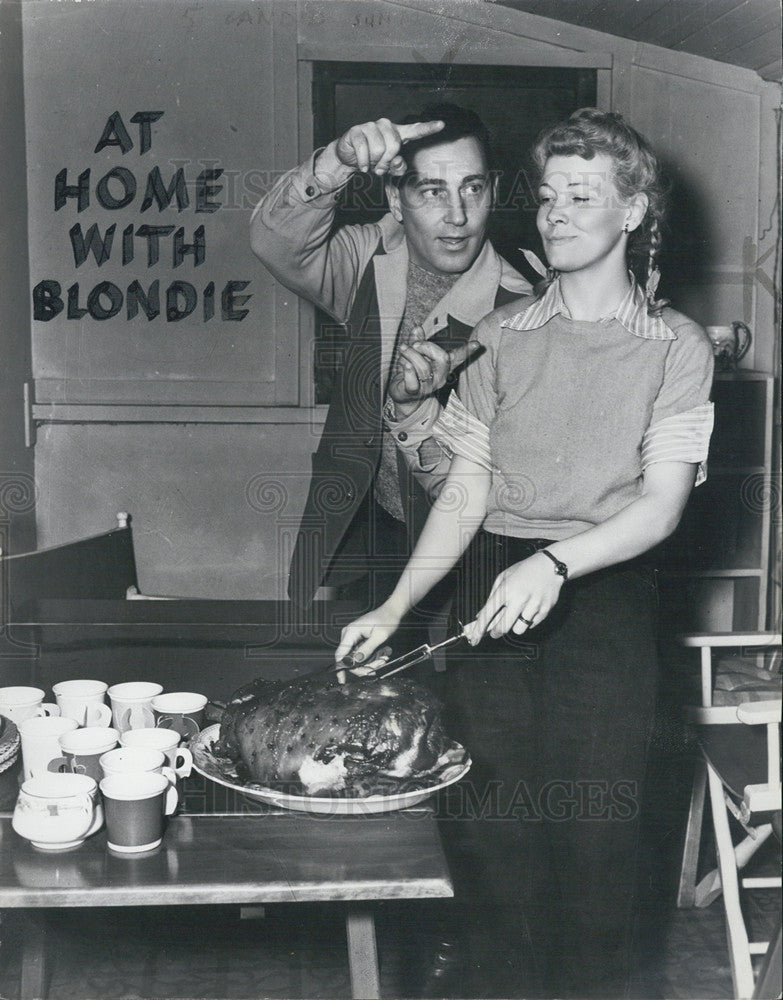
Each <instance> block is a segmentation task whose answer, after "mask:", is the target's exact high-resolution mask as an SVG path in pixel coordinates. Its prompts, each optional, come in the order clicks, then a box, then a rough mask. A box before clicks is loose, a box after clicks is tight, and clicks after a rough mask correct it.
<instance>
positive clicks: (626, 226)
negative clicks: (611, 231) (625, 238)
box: [623, 222, 630, 233]
mask: <svg viewBox="0 0 783 1000" xmlns="http://www.w3.org/2000/svg"><path fill="white" fill-rule="evenodd" d="M623 232H624V233H628V232H630V230H629V228H628V223H627V222H626V224H625V225H624V226H623Z"/></svg>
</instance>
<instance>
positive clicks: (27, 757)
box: [18, 715, 79, 780]
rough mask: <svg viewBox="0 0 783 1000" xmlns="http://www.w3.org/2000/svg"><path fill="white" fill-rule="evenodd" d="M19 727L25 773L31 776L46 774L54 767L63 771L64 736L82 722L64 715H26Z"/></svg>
mask: <svg viewBox="0 0 783 1000" xmlns="http://www.w3.org/2000/svg"><path fill="white" fill-rule="evenodd" d="M18 728H19V736H20V737H21V740H22V774H23V775H24V779H25V780H27V779H28V778H37V777H38V776H39V775H45V774H47V773H48V772H49V771H50V770H54V771H59V769H60V757H61V756H62V748H61V747H60V737H61V736H62V735H63V733H69V732H71V731H72V730H73V729H78V728H79V723H78V722H77V721H76V719H63V718H60V716H48V715H34V716H32V717H31V718H29V719H23V720H22V722H20V723H19V727H18ZM55 763H56V766H55ZM50 764H51V765H52V767H51V768H50V766H49V765H50Z"/></svg>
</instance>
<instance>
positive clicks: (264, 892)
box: [0, 806, 453, 1000]
mask: <svg viewBox="0 0 783 1000" xmlns="http://www.w3.org/2000/svg"><path fill="white" fill-rule="evenodd" d="M452 895H453V888H452V885H451V880H450V877H449V873H448V869H447V867H446V862H445V859H444V856H443V852H442V849H441V845H440V840H439V837H438V831H437V826H436V823H435V820H434V817H433V814H432V812H431V810H430V809H428V808H426V807H425V806H420V807H416V808H413V809H409V810H406V811H405V812H394V813H385V814H381V815H378V816H371V817H362V818H359V817H356V818H354V817H335V816H329V817H318V816H310V815H307V814H301V813H294V812H278V811H269V812H257V813H249V814H245V815H236V814H235V815H226V814H224V815H207V814H201V815H178V816H174V817H172V818H171V819H170V820H169V823H168V827H167V830H166V834H165V837H164V839H163V843H162V844H161V846H160V847H159V848H158V849H157V850H155V851H152V852H150V853H147V854H143V855H138V856H136V857H133V856H120V855H117V854H114V853H112V852H111V851H110V850H109V849H108V847H107V846H106V834H105V831H102V832H99V833H97V834H95V835H94V836H93V837H91V838H90V839H88V840H87V841H86V842H85V843H84V844H83V845H82V846H81V847H79V848H77V849H76V850H74V851H71V852H68V853H65V854H62V853H61V854H57V853H55V854H48V853H46V852H43V851H38V850H36V849H35V848H34V847H32V846H31V845H30V844H29V843H28V842H27V841H25V840H23V839H22V838H21V837H19V836H18V835H17V834H16V833H15V832H14V830H13V829H12V828H11V820H10V817H9V816H8V815H5V816H3V817H2V818H0V909H5V908H8V909H10V908H26V909H40V908H47V907H62V906H155V905H166V906H171V905H185V904H205V905H206V904H226V903H229V904H263V903H280V902H285V903H291V902H297V903H307V902H314V901H342V902H347V903H348V904H349V905H348V909H347V915H346V929H347V937H348V960H349V965H350V975H351V989H352V993H353V996H354V997H378V996H379V995H380V981H379V974H378V956H377V948H376V940H375V924H374V918H373V912H372V909H371V907H370V906H369V905H367V904H368V903H369V901H371V900H382V899H406V898H407V899H410V898H435V897H447V896H452ZM44 944H45V921H39V922H37V924H36V925H35V932H34V933H32V934H31V939H30V940H28V942H27V945H26V947H25V952H24V955H23V964H22V991H21V996H22V998H23V1000H29V998H33V997H35V998H39V997H43V996H44V992H45V949H44Z"/></svg>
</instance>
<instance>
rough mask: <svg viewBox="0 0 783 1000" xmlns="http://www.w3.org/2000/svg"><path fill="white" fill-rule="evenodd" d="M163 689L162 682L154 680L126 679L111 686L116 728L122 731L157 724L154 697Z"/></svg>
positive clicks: (110, 691) (113, 716)
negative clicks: (153, 709)
mask: <svg viewBox="0 0 783 1000" xmlns="http://www.w3.org/2000/svg"><path fill="white" fill-rule="evenodd" d="M162 691H163V685H162V684H154V683H153V682H152V681H124V682H123V683H122V684H113V685H112V686H111V687H110V688H109V692H108V693H109V699H110V700H111V709H112V718H113V719H114V728H115V729H119V731H120V732H121V733H124V732H126V731H127V730H128V729H146V728H147V727H149V726H154V725H155V714H154V712H153V711H152V699H153V698H154V697H155V696H156V695H158V694H160V693H161V692H162Z"/></svg>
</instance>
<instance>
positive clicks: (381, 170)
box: [336, 118, 443, 176]
mask: <svg viewBox="0 0 783 1000" xmlns="http://www.w3.org/2000/svg"><path fill="white" fill-rule="evenodd" d="M442 128H443V122H440V121H434V122H416V123H415V124H412V125H395V124H394V122H390V121H389V119H388V118H379V119H378V121H377V122H366V123H365V124H364V125H353V126H352V127H351V128H349V129H348V131H347V132H346V133H345V134H344V135H342V136H341V137H340V138H339V139H338V140H337V148H336V152H337V158H338V159H339V160H340V162H341V163H343V164H345V166H346V167H353V169H354V170H359V171H361V172H362V173H368V172H369V171H372V172H373V173H375V174H378V175H379V176H382V175H384V174H392V176H400V175H401V174H403V173H405V160H403V158H402V157H401V156H400V155H399V153H400V149H401V147H402V145H403V143H406V142H410V141H411V139H423V138H424V137H425V136H427V135H434V134H435V133H436V132H440V130H441V129H442Z"/></svg>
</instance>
